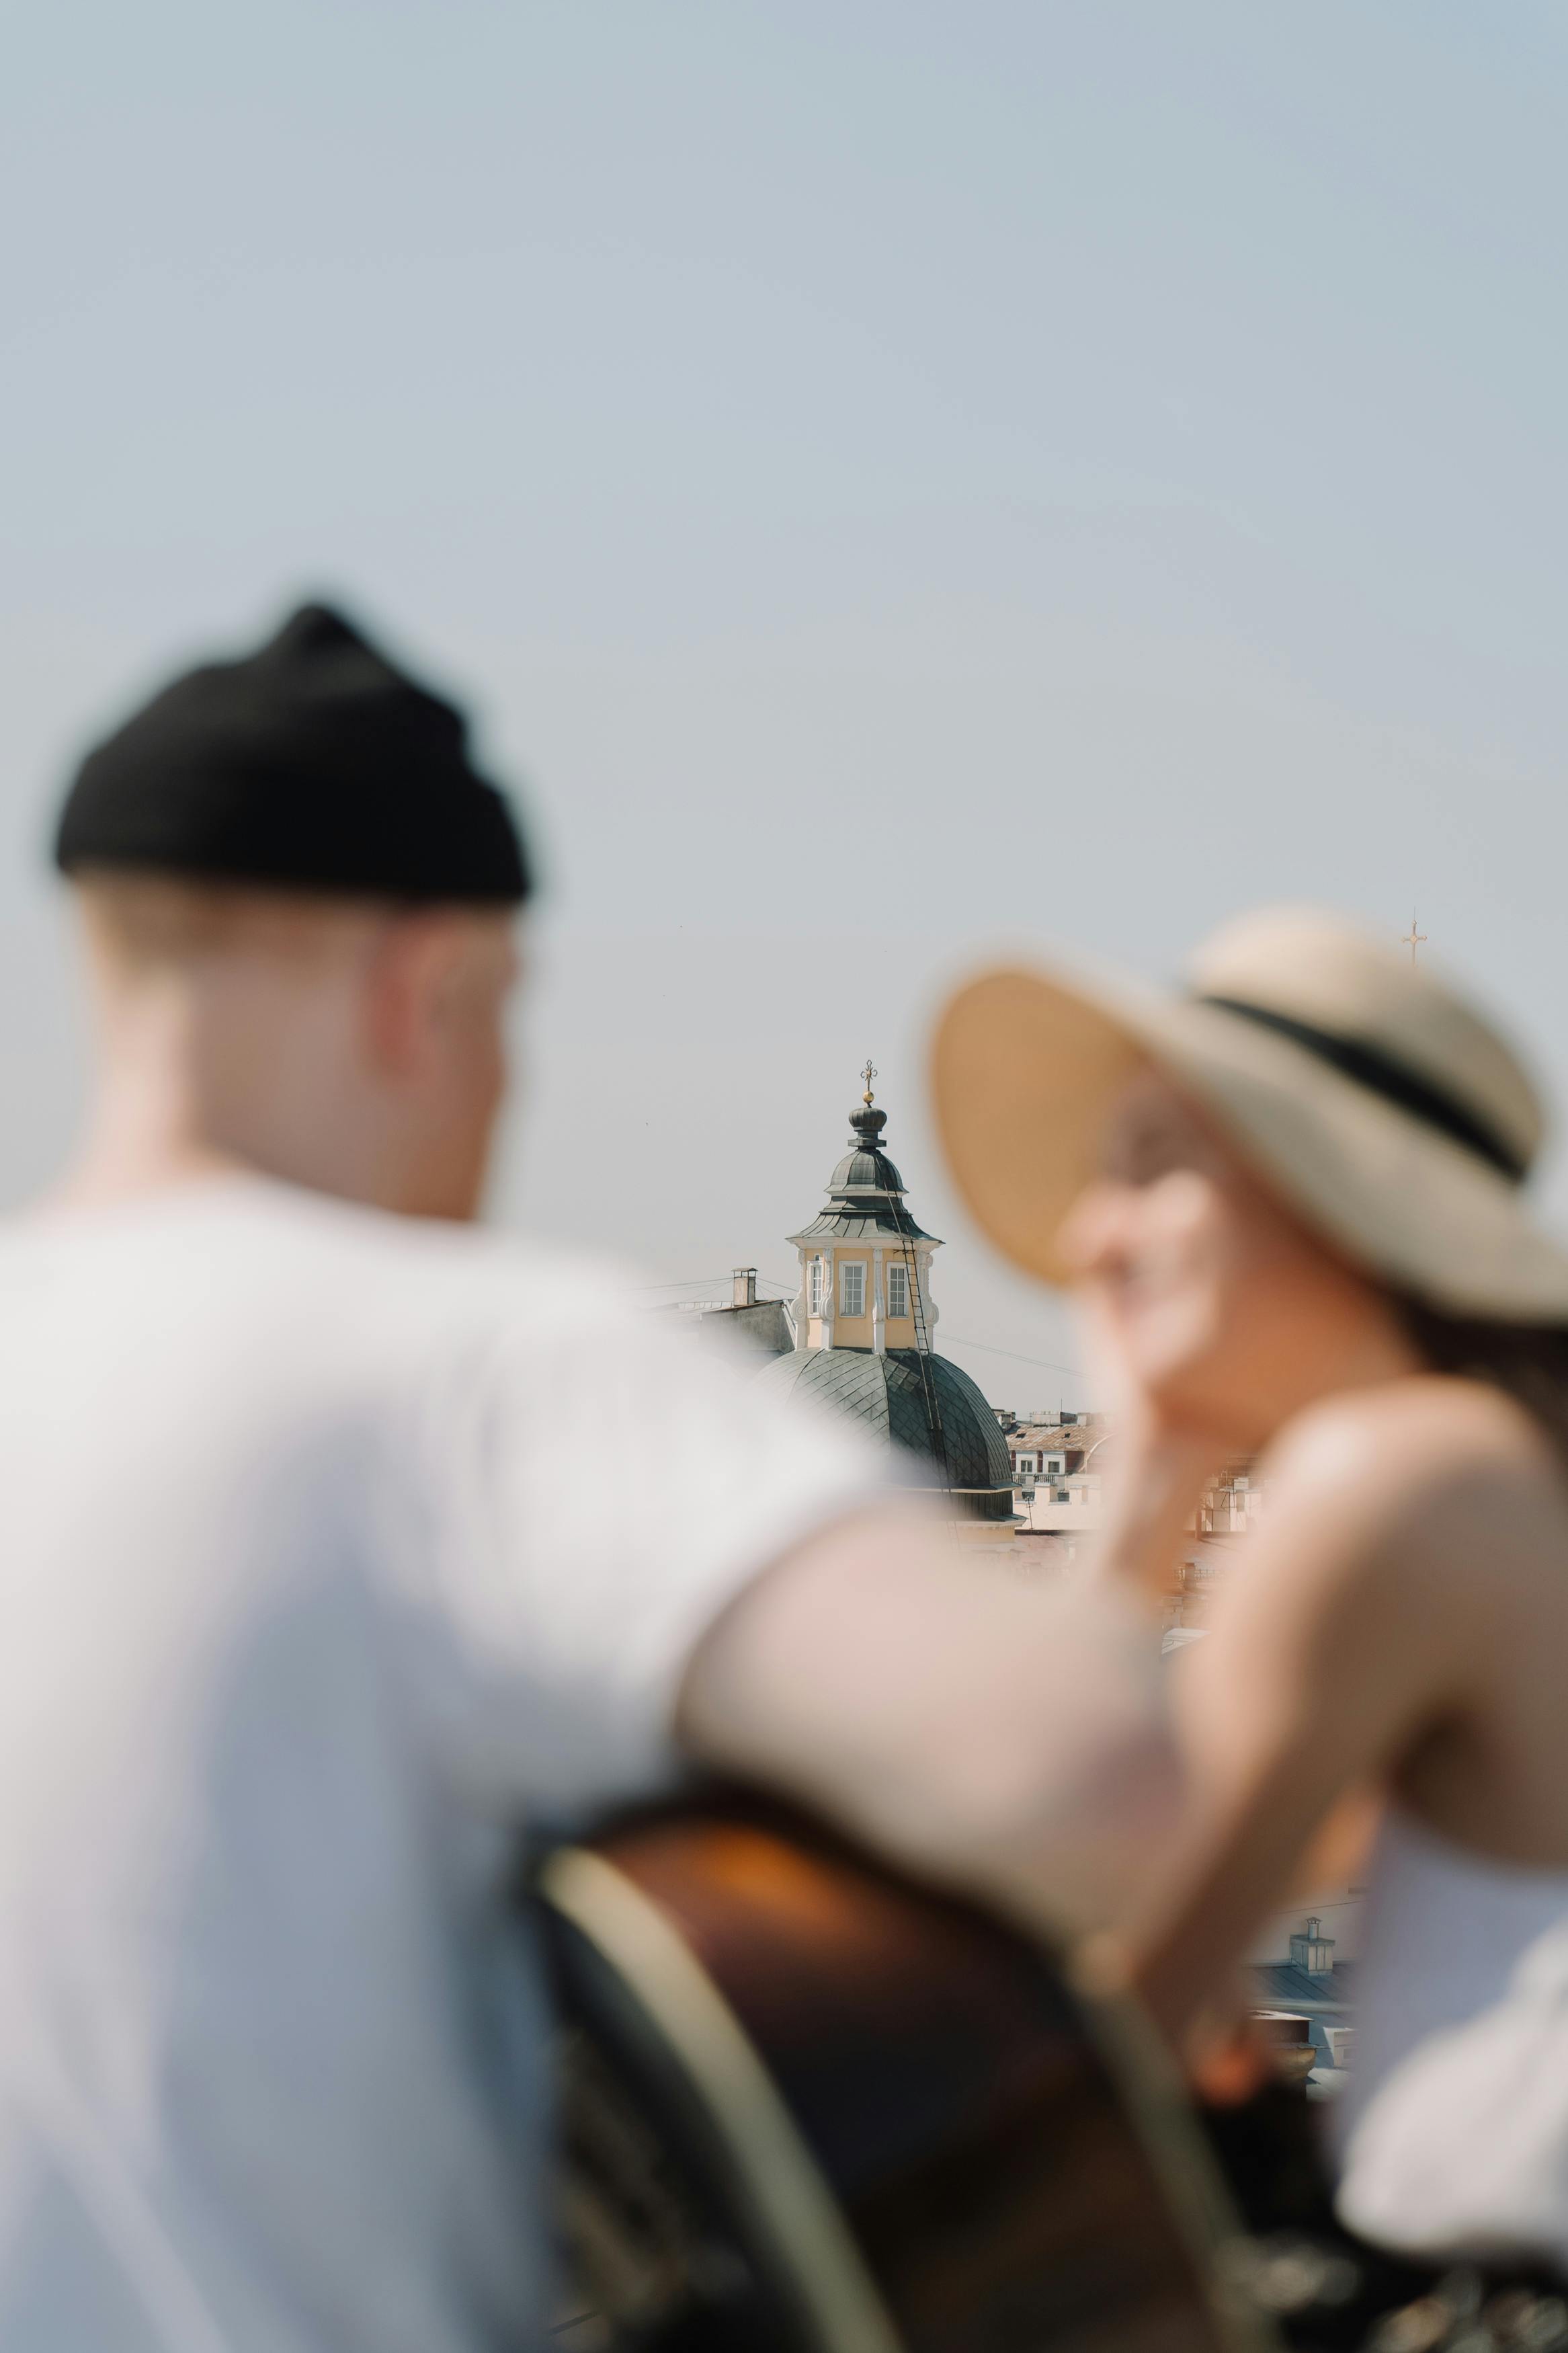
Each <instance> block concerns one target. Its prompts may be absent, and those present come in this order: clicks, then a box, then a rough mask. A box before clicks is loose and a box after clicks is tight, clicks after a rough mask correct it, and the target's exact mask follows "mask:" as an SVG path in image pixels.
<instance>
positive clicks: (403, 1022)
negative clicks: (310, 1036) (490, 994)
mask: <svg viewBox="0 0 1568 2353" xmlns="http://www.w3.org/2000/svg"><path fill="white" fill-rule="evenodd" d="M468 946H469V943H468V934H467V927H466V926H465V924H464V923H463V922H462V919H461V917H460V916H458V915H456V914H453V913H448V912H447V911H446V910H445V909H438V910H430V911H428V912H426V911H425V910H420V911H419V912H418V913H411V914H399V915H393V916H389V917H388V919H387V921H386V923H384V925H383V926H382V927H381V929H380V930H379V931H378V932H377V933H376V934H375V936H374V939H373V940H372V942H371V945H370V951H369V955H368V957H367V961H366V969H365V995H364V1017H365V1029H364V1034H365V1043H366V1046H367V1048H368V1050H369V1053H370V1058H371V1061H372V1064H373V1066H374V1068H375V1069H376V1070H377V1071H379V1072H380V1073H381V1074H382V1075H383V1076H384V1077H386V1078H390V1079H403V1078H407V1077H408V1076H410V1075H411V1073H412V1072H414V1071H416V1070H417V1069H418V1068H419V1066H420V1065H421V1063H422V1062H423V1061H424V1060H426V1056H427V1055H428V1054H429V1053H430V1052H431V1050H432V1049H433V1048H434V1047H435V1046H436V1045H437V1040H438V1039H439V1037H440V1033H441V1031H442V1029H443V1028H444V1027H445V1016H446V1012H447V1008H448V1006H449V1005H450V1003H451V1000H452V998H453V997H454V996H455V995H456V994H457V993H458V990H459V988H460V987H461V984H462V978H463V969H464V965H465V964H466V962H467V960H468Z"/></svg>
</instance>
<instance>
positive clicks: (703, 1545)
mask: <svg viewBox="0 0 1568 2353" xmlns="http://www.w3.org/2000/svg"><path fill="white" fill-rule="evenodd" d="M415 1444H416V1451H417V1452H418V1454H419V1456H420V1457H421V1462H420V1466H419V1470H420V1475H419V1476H418V1478H417V1480H416V1482H415V1483H416V1489H417V1492H418V1494H419V1497H420V1502H419V1504H418V1506H417V1515H418V1517H419V1518H421V1519H422V1520H423V1522H424V1525H422V1526H419V1525H416V1526H413V1527H408V1528H405V1530H404V1531H403V1534H402V1541H401V1543H400V1544H399V1545H398V1546H396V1550H397V1551H398V1553H399V1554H400V1555H401V1557H402V1559H403V1562H404V1564H405V1567H404V1572H403V1585H404V1597H403V1598H404V1600H405V1605H407V1607H406V1609H405V1622H406V1623H407V1629H408V1635H409V1641H410V1643H411V1645H412V1647H413V1654H414V1672H415V1674H416V1682H417V1685H418V1689H419V1694H420V1702H421V1705H422V1706H423V1708H424V1709H425V1710H426V1713H427V1715H428V1717H429V1720H430V1726H431V1731H432V1734H433V1736H434V1737H435V1738H436V1739H437V1742H438V1743H439V1745H440V1747H441V1750H442V1752H443V1757H444V1761H445V1762H446V1764H447V1767H449V1768H450V1769H451V1770H452V1771H453V1772H454V1773H456V1774H457V1775H458V1777H460V1778H461V1779H462V1781H463V1783H464V1784H465V1787H466V1788H468V1791H469V1793H470V1794H471V1795H472V1796H473V1797H475V1798H477V1799H479V1800H480V1801H481V1802H483V1803H485V1804H487V1805H489V1806H494V1807H496V1808H498V1809H501V1810H507V1809H510V1808H513V1807H530V1806H532V1807H544V1808H549V1809H552V1810H566V1811H571V1810H576V1809H579V1808H584V1807H591V1806H595V1805H602V1804H605V1803H609V1802H614V1801H617V1800H620V1799H631V1798H635V1797H638V1796H641V1795H644V1794H647V1793H651V1792H652V1791H654V1790H656V1789H658V1788H659V1787H661V1786H662V1785H664V1784H665V1783H666V1782H668V1780H670V1779H671V1778H674V1776H675V1775H676V1774H677V1772H678V1770H679V1759H678V1757H677V1755H676V1752H675V1749H674V1747H673V1745H672V1740H671V1724H672V1718H673V1714H674V1709H675V1704H676V1700H677V1696H678V1694H679V1687H680V1683H681V1679H682V1676H683V1673H684V1671H685V1668H686V1665H687V1662H688V1661H689V1658H690V1656H691V1653H692V1651H693V1650H694V1649H695V1647H696V1646H697V1644H698V1643H699V1642H700V1640H701V1637H702V1635H703V1633H704V1632H705V1631H706V1630H707V1629H708V1628H709V1627H710V1625H711V1624H712V1622H713V1620H715V1619H716V1618H717V1617H718V1616H719V1615H720V1613H721V1611H722V1609H724V1607H725V1605H726V1604H727V1603H728V1602H729V1601H730V1600H731V1598H732V1597H733V1596H734V1595H735V1594H736V1593H738V1592H739V1591H740V1590H741V1588H742V1587H743V1586H744V1585H745V1584H746V1583H747V1582H748V1581H749V1580H750V1579H751V1578H752V1577H755V1576H757V1575H758V1574H759V1573H760V1572H761V1571H762V1570H763V1569H764V1568H766V1567H769V1566H770V1565H771V1564H772V1563H773V1562H774V1561H776V1560H778V1559H780V1558H781V1557H782V1556H784V1555H785V1554H786V1553H788V1552H789V1551H790V1550H791V1549H792V1547H794V1546H795V1545H797V1544H799V1543H800V1542H801V1541H802V1540H803V1539H804V1538H805V1537H806V1536H808V1535H810V1534H811V1533H812V1532H813V1531H814V1530H815V1529H816V1528H818V1527H821V1526H823V1525H826V1524H828V1523H829V1522H831V1521H832V1520H834V1519H836V1518H838V1517H840V1516H842V1515H843V1514H846V1513H848V1512H851V1511H854V1510H856V1509H858V1508H860V1507H862V1506H864V1505H865V1504H868V1503H870V1502H873V1501H875V1500H876V1499H878V1498H879V1497H880V1496H882V1495H885V1494H886V1493H889V1490H890V1487H891V1485H892V1474H891V1472H890V1469H889V1464H888V1461H887V1459H886V1454H885V1450H881V1449H879V1448H877V1447H875V1446H873V1445H872V1444H871V1443H870V1442H869V1441H868V1440H867V1439H865V1438H863V1437H861V1436H858V1434H857V1433H856V1432H855V1431H854V1430H852V1429H849V1428H847V1427H845V1426H843V1425H841V1424H839V1423H837V1422H836V1421H834V1420H832V1419H829V1418H828V1417H826V1415H824V1414H823V1413H821V1412H820V1410H818V1409H813V1408H812V1407H810V1406H806V1405H802V1404H799V1403H797V1402H795V1401H794V1400H792V1399H791V1398H788V1397H787V1396H781V1395H780V1394H779V1393H778V1392H777V1390H776V1389H774V1388H773V1387H772V1385H771V1384H769V1383H768V1382H766V1381H765V1380H763V1379H761V1378H760V1377H759V1376H758V1374H757V1372H756V1371H754V1370H753V1369H752V1367H751V1366H749V1365H747V1364H745V1363H743V1362H737V1363H731V1361H730V1359H729V1355H728V1352H727V1351H721V1350H720V1349H715V1348H710V1346H709V1345H706V1342H705V1339H704V1338H701V1337H699V1336H697V1335H689V1334H687V1335H679V1334H675V1333H671V1332H670V1331H669V1330H668V1328H665V1327H663V1326H662V1319H661V1318H660V1317H658V1315H657V1314H647V1313H643V1312H640V1311H639V1310H638V1309H637V1308H636V1307H635V1306H627V1305H624V1304H622V1303H620V1302H619V1301H618V1300H614V1301H602V1302H601V1303H599V1305H598V1307H597V1309H596V1310H595V1311H593V1312H589V1313H586V1314H582V1315H580V1316H579V1317H577V1318H576V1319H574V1321H573V1323H572V1324H571V1326H570V1328H569V1329H565V1330H563V1332H561V1333H560V1334H559V1335H557V1336H556V1337H555V1338H554V1339H552V1340H551V1339H547V1338H542V1337H541V1335H540V1334H539V1332H538V1330H537V1329H534V1330H532V1331H530V1332H527V1333H524V1332H523V1331H522V1330H521V1329H520V1330H518V1331H516V1332H511V1331H508V1330H504V1329H503V1330H502V1331H501V1332H500V1334H499V1335H496V1336H494V1337H493V1338H492V1339H491V1340H490V1341H489V1342H488V1343H487V1344H486V1345H482V1346H480V1347H478V1348H477V1349H475V1350H473V1351H471V1352H469V1353H468V1354H467V1355H466V1356H464V1358H463V1361H462V1362H461V1363H459V1364H458V1365H457V1366H451V1367H448V1368H447V1370H446V1371H445V1372H444V1373H442V1374H441V1375H440V1377H437V1378H436V1379H435V1380H434V1381H433V1382H432V1384H431V1394H430V1395H429V1397H428V1398H427V1399H426V1406H425V1409H424V1411H423V1414H422V1419H421V1427H420V1430H419V1431H418V1433H417V1436H416V1440H415ZM399 1483H400V1484H402V1485H403V1491H404V1493H407V1485H406V1483H405V1482H399Z"/></svg>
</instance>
